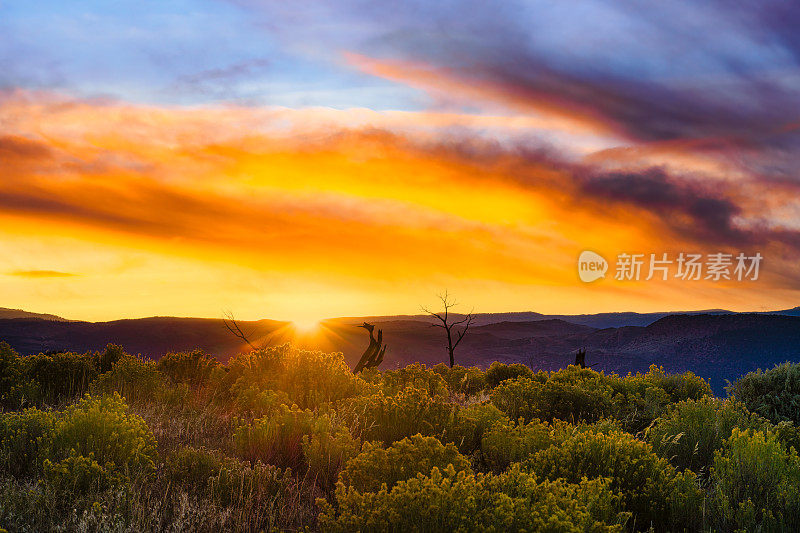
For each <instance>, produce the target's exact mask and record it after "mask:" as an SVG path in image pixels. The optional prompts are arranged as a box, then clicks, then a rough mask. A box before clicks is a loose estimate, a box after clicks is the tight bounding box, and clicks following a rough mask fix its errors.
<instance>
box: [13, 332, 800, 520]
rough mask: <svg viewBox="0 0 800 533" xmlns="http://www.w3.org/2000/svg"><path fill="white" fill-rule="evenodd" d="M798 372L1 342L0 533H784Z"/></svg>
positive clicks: (797, 442)
mask: <svg viewBox="0 0 800 533" xmlns="http://www.w3.org/2000/svg"><path fill="white" fill-rule="evenodd" d="M797 372H798V371H797V365H782V366H780V367H777V368H776V369H773V370H771V371H769V372H758V373H754V374H749V375H747V376H745V377H743V378H742V379H741V380H739V381H738V382H737V383H736V384H734V385H733V386H731V388H730V390H731V393H732V394H733V396H734V398H732V399H728V400H720V399H717V398H714V397H713V395H712V394H711V390H710V388H709V387H708V384H707V383H706V382H705V381H704V380H702V379H700V378H698V377H697V376H695V375H694V374H692V373H690V372H687V373H684V374H680V375H672V374H666V373H665V372H664V371H663V369H661V368H659V367H655V366H653V367H651V368H650V370H649V371H648V372H646V373H637V374H629V375H627V376H619V375H616V374H608V375H606V374H604V373H599V372H596V371H594V370H591V369H583V368H577V367H574V366H571V367H568V368H566V369H564V370H559V371H555V372H544V371H541V372H536V373H534V372H532V371H531V370H530V369H528V368H527V367H525V366H524V365H504V364H500V363H496V364H493V365H492V366H491V367H490V368H489V370H487V371H485V372H484V371H483V370H480V369H478V368H464V367H462V366H454V367H453V368H449V367H447V366H445V365H437V366H435V367H433V368H427V367H425V366H424V365H419V364H415V365H411V366H409V367H406V368H401V369H397V370H391V371H384V372H381V371H378V370H376V369H368V370H366V371H364V372H363V373H361V374H359V375H353V374H352V372H351V371H350V370H349V369H348V368H347V366H346V364H345V363H344V359H343V357H342V355H341V354H325V353H321V352H315V351H307V350H300V349H297V348H293V347H291V346H289V345H284V346H278V347H273V348H265V349H263V350H257V351H254V352H252V353H249V354H242V355H240V356H237V357H234V358H233V359H232V360H231V361H229V362H228V363H227V364H220V363H218V362H217V361H215V360H213V359H212V358H211V357H210V356H208V355H205V354H203V353H202V352H200V351H193V352H184V353H174V354H167V355H166V356H164V357H163V358H162V359H161V360H160V361H159V362H158V363H155V362H151V361H147V360H144V359H142V358H139V357H133V356H130V355H126V354H125V353H124V352H123V350H122V348H120V347H118V346H114V345H108V346H107V347H106V348H105V350H102V351H99V352H95V353H90V354H83V355H80V354H70V353H65V354H38V355H35V356H19V355H18V354H16V353H15V352H14V351H13V350H11V348H10V347H8V345H7V344H4V343H0V405H1V406H2V409H3V412H0V525H1V526H3V527H7V528H9V529H11V530H14V531H18V530H19V531H49V530H62V531H163V530H175V531H274V530H321V531H351V530H360V531H387V530H388V531H407V530H408V531H414V530H417V531H445V530H446V531H450V530H457V531H458V530H462V531H466V530H470V531H472V530H486V531H517V530H527V531H621V530H623V529H625V530H648V529H649V528H652V530H654V531H667V530H669V531H698V530H702V531H736V530H748V531H794V530H798V529H800V524H798V523H797V521H798V519H797V518H796V517H797V516H799V515H800V504H798V497H797V496H796V487H797V486H800V460H799V459H798V455H797V450H799V449H800V429H799V428H798V426H797V424H796V423H795V422H794V420H796V413H797V409H796V408H795V407H796V403H792V402H796V401H797V400H796V398H797V388H796V376H795V374H796V373H797ZM87 390H88V391H90V393H91V395H83V394H84V393H85V392H86V391H87ZM81 395H83V396H81ZM123 398H124V399H123ZM487 398H488V401H487ZM29 405H36V406H38V407H37V408H29V409H24V410H22V408H23V407H26V406H29ZM129 405H130V406H131V407H129ZM156 438H157V439H158V440H157V441H156ZM157 449H158V452H157ZM695 472H697V473H699V474H700V478H699V479H698V477H697V476H696V475H695ZM318 498H321V499H320V500H318ZM317 505H319V507H318V506H317Z"/></svg>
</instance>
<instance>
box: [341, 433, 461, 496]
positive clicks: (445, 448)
mask: <svg viewBox="0 0 800 533" xmlns="http://www.w3.org/2000/svg"><path fill="white" fill-rule="evenodd" d="M448 465H453V467H454V468H455V470H456V471H457V472H460V471H462V470H463V471H468V472H471V471H472V469H471V468H470V464H469V459H467V458H466V457H464V456H463V455H461V454H460V453H459V452H458V449H457V448H456V447H455V446H454V445H452V444H448V445H444V444H442V443H441V442H440V441H439V440H438V439H437V438H435V437H423V436H422V435H414V436H413V437H410V438H409V437H407V438H405V439H403V440H401V441H398V442H395V443H394V444H392V445H391V446H389V447H388V448H383V447H382V446H381V445H380V444H378V443H370V442H365V443H364V446H363V448H362V450H361V453H360V454H358V455H357V456H356V457H354V458H352V459H350V461H348V463H347V466H346V468H345V469H344V470H342V472H341V474H340V476H339V479H340V480H341V481H342V482H343V483H344V484H345V485H347V486H349V487H353V488H355V489H356V490H358V491H361V492H378V491H379V490H380V488H381V485H386V486H387V487H388V488H389V489H391V488H392V487H393V486H394V485H395V483H397V482H398V481H403V480H406V479H411V478H413V477H415V476H416V475H417V474H425V475H428V474H430V473H431V469H432V468H433V467H438V468H440V469H442V470H443V469H445V468H446V467H447V466H448Z"/></svg>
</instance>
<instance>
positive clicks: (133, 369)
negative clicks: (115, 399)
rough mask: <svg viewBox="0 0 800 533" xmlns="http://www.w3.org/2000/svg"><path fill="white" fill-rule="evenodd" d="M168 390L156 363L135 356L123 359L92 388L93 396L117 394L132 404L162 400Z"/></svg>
mask: <svg viewBox="0 0 800 533" xmlns="http://www.w3.org/2000/svg"><path fill="white" fill-rule="evenodd" d="M166 390H167V387H166V382H165V379H164V375H163V374H162V373H161V372H159V371H158V370H157V369H156V363H155V362H154V361H150V360H148V359H144V358H142V357H138V356H133V355H125V356H123V357H121V358H120V359H119V360H118V361H117V362H115V363H114V364H113V365H112V367H111V370H110V371H108V372H106V373H104V374H101V375H100V376H99V377H98V378H97V379H96V380H95V381H94V383H92V387H91V392H92V394H112V393H115V392H116V393H119V394H120V395H121V396H122V397H123V398H125V400H126V401H127V402H129V403H131V404H141V403H147V402H151V401H153V400H154V399H160V398H161V396H163V393H164V392H165V391H166ZM160 395H161V396H160Z"/></svg>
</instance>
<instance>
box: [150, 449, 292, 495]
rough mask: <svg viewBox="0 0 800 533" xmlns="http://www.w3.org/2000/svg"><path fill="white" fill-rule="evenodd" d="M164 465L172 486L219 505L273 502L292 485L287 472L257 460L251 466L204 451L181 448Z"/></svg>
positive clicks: (217, 452) (217, 453) (290, 474)
mask: <svg viewBox="0 0 800 533" xmlns="http://www.w3.org/2000/svg"><path fill="white" fill-rule="evenodd" d="M166 466H167V473H168V477H169V479H170V480H172V482H173V483H175V484H177V485H179V486H184V487H186V488H188V489H189V490H191V491H193V492H195V493H198V494H201V495H209V496H210V498H211V499H212V500H213V501H215V502H216V503H218V504H219V505H223V506H228V505H241V504H242V503H244V502H252V501H254V500H255V501H264V500H267V501H274V500H276V499H277V498H278V497H280V496H282V495H283V494H285V493H287V492H288V491H289V489H290V487H292V485H294V482H293V478H292V473H291V470H286V471H284V470H281V469H280V468H277V467H275V466H272V465H265V464H264V463H261V462H260V461H257V462H256V463H255V464H253V465H251V464H250V463H248V462H244V461H240V460H238V459H235V458H233V457H227V456H225V455H224V454H222V453H221V452H219V451H213V450H208V449H206V448H192V447H188V446H184V447H181V448H179V449H178V450H177V451H176V452H175V453H173V454H172V455H171V456H170V460H169V462H168V463H167V464H166Z"/></svg>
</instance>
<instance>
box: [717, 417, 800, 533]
mask: <svg viewBox="0 0 800 533" xmlns="http://www.w3.org/2000/svg"><path fill="white" fill-rule="evenodd" d="M798 487H800V458H798V456H797V452H795V451H794V450H790V451H786V449H785V448H784V447H783V446H782V445H781V444H780V442H778V440H777V439H776V437H775V435H773V434H771V433H769V432H758V431H749V430H745V431H740V430H739V429H734V430H733V432H732V434H731V436H730V438H729V439H728V440H727V441H726V442H725V447H724V449H723V450H720V451H717V452H716V454H715V456H714V467H713V469H712V471H711V490H712V493H711V498H710V500H711V509H710V513H709V517H710V518H711V522H712V524H713V526H714V529H717V530H720V531H769V532H772V531H774V532H784V531H785V532H789V531H800V492H798Z"/></svg>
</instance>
